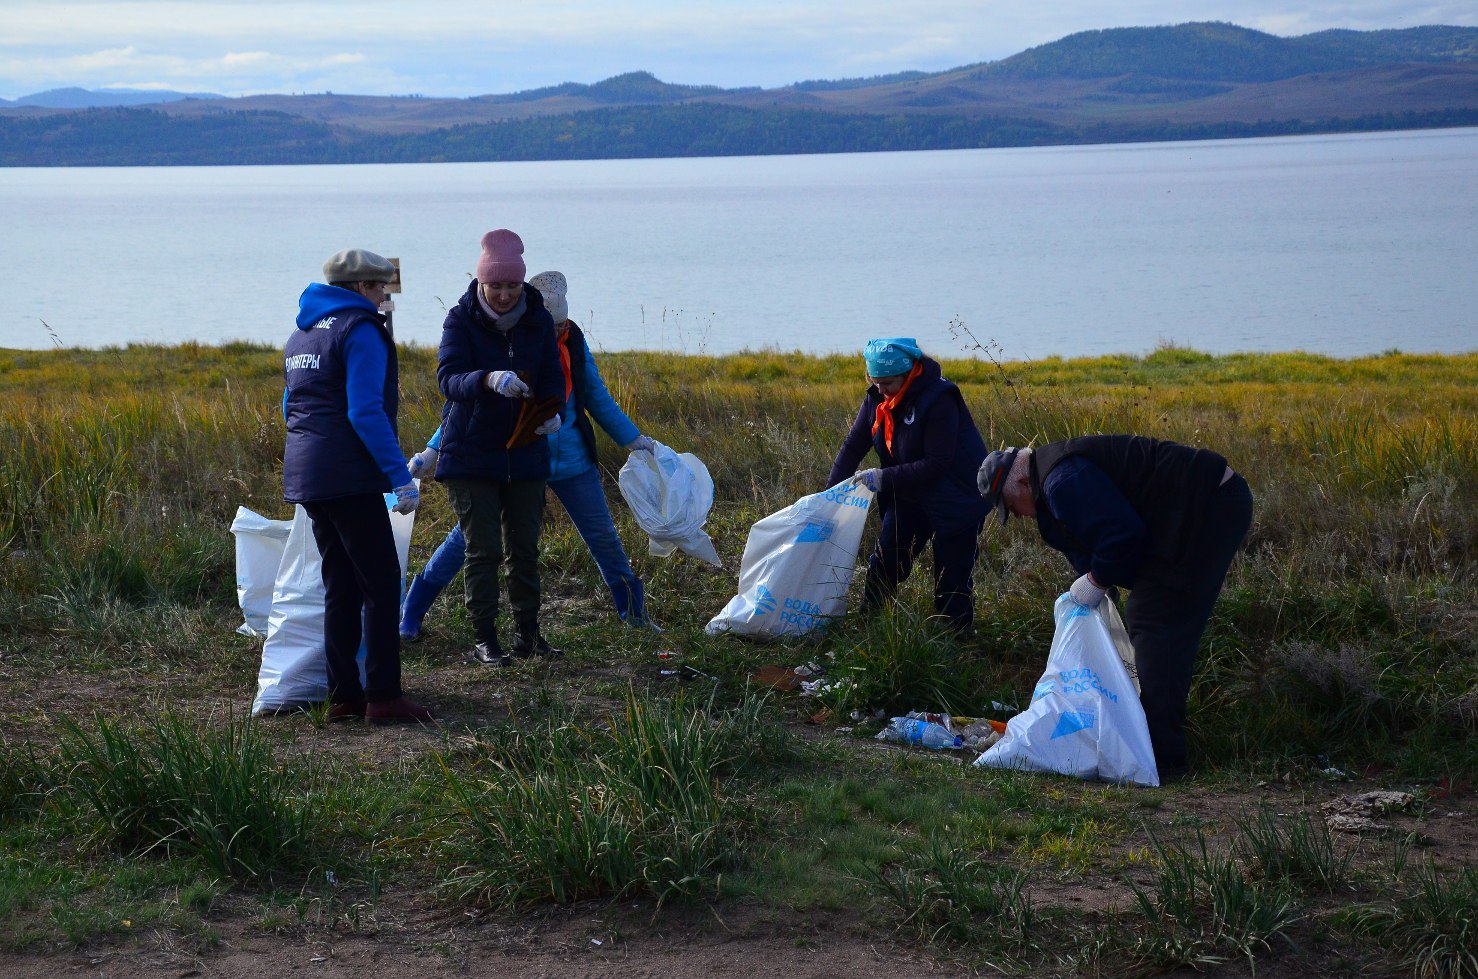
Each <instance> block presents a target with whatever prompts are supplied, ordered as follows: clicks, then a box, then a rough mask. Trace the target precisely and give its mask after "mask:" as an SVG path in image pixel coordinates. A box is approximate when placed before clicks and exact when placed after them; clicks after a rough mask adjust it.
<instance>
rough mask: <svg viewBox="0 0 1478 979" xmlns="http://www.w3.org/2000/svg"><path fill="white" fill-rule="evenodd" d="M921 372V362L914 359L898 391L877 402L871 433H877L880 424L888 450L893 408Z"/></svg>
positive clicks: (890, 440)
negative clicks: (911, 367)
mask: <svg viewBox="0 0 1478 979" xmlns="http://www.w3.org/2000/svg"><path fill="white" fill-rule="evenodd" d="M923 372H924V365H923V362H922V361H916V362H915V363H914V365H913V370H911V371H909V372H908V377H906V378H904V379H903V387H901V388H899V389H898V393H897V394H895V395H893V396H892V397H889V398H884V399H883V400H882V402H881V403H879V404H878V411H877V414H876V415H875V416H874V417H873V423H872V434H873V435H877V433H878V426H879V425H881V426H882V428H883V444H884V445H886V446H887V447H888V451H889V452H892V451H893V409H894V408H896V407H897V406H898V402H900V401H902V400H903V396H904V395H905V394H907V393H908V388H909V385H911V384H913V379H914V378H916V377H918V376H919V375H920V374H922V373H923Z"/></svg>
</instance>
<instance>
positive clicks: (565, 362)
mask: <svg viewBox="0 0 1478 979" xmlns="http://www.w3.org/2000/svg"><path fill="white" fill-rule="evenodd" d="M569 339H570V331H569V330H565V331H564V332H563V333H561V334H560V335H559V366H560V367H562V368H564V372H565V401H569V400H570V392H571V391H573V390H575V376H574V375H573V374H571V373H570V348H569V345H568V341H569Z"/></svg>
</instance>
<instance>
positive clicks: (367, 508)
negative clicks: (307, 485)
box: [303, 493, 401, 704]
mask: <svg viewBox="0 0 1478 979" xmlns="http://www.w3.org/2000/svg"><path fill="white" fill-rule="evenodd" d="M303 509H304V510H307V511H308V516H309V517H311V518H312V519H313V539H314V541H316V542H317V544H318V553H319V554H321V555H322V556H323V647H324V654H325V656H326V657H327V659H328V693H329V701H330V702H332V703H335V704H342V703H354V702H357V701H360V700H367V701H371V702H376V703H378V702H380V701H386V700H395V699H396V698H397V697H399V696H400V695H401V690H400V630H399V628H398V627H397V625H398V623H399V621H400V557H399V555H397V554H396V553H395V535H394V534H393V533H392V532H391V530H390V511H389V510H388V509H387V508H386V506H385V497H384V495H383V494H380V493H359V494H356V495H354V496H344V497H340V498H339V499H336V500H315V501H313V502H312V503H304V504H303ZM361 616H362V617H363V618H361ZM361 639H363V640H364V645H365V647H366V657H365V664H364V673H365V684H366V685H365V688H364V689H360V686H359V664H358V663H357V662H356V659H357V657H358V656H359V644H360V640H361Z"/></svg>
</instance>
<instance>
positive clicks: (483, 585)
mask: <svg viewBox="0 0 1478 979" xmlns="http://www.w3.org/2000/svg"><path fill="white" fill-rule="evenodd" d="M524 272H525V268H524V262H523V241H522V240H521V239H520V238H519V237H518V235H516V234H514V233H513V232H512V231H509V230H508V229H507V228H499V229H498V230H496V231H489V232H488V233H487V234H485V235H483V236H482V254H481V255H479V256H478V259H477V279H476V281H474V282H473V283H472V284H471V285H470V286H469V287H468V289H467V292H466V294H465V295H463V296H462V299H461V301H459V302H458V303H457V305H456V306H454V307H452V309H450V310H448V311H447V316H446V322H445V323H443V324H442V328H441V348H440V351H439V353H438V364H437V371H436V379H437V382H438V384H439V385H440V387H441V393H442V394H443V395H444V396H445V397H446V399H447V407H446V411H445V412H444V413H443V415H442V427H441V452H440V455H439V456H438V457H437V459H436V463H435V465H436V479H437V480H438V481H439V482H441V483H442V485H444V486H445V487H446V489H447V495H448V497H450V499H451V503H452V510H453V511H454V512H455V513H456V514H457V523H458V526H459V527H460V528H461V530H462V535H463V536H464V537H465V538H466V540H467V563H466V565H465V567H464V573H463V580H464V582H465V585H466V589H467V611H468V613H469V614H470V616H471V618H472V627H473V631H474V633H475V637H476V645H475V646H474V647H473V648H472V650H471V651H470V652H469V653H468V654H467V659H468V660H470V661H471V662H474V663H480V664H484V665H489V666H493V665H508V664H510V663H512V661H513V660H514V659H515V658H520V659H521V658H523V657H527V656H558V655H559V650H558V649H556V648H554V647H553V646H551V645H550V644H549V642H548V641H547V640H546V639H545V638H544V637H543V636H542V635H541V634H540V632H539V603H540V592H541V588H540V582H539V532H540V529H541V525H542V523H543V517H544V482H545V480H546V479H547V478H548V476H549V440H548V439H543V438H536V439H534V440H533V441H531V442H523V441H519V440H516V439H515V438H514V433H515V431H516V429H517V427H518V419H519V417H520V415H521V414H522V411H521V409H522V408H523V407H524V406H525V405H528V403H529V402H530V401H531V400H532V401H533V402H534V403H535V404H539V405H541V406H543V405H560V404H563V403H564V400H565V397H566V391H565V376H564V368H563V367H562V366H561V365H560V357H559V347H558V345H557V343H556V340H555V334H554V321H553V320H552V319H550V317H549V312H548V311H547V310H546V309H545V308H544V299H543V297H542V296H541V295H540V294H539V291H538V290H537V289H533V288H527V287H526V286H525V283H524V281H523V277H524ZM560 424H561V418H560V415H559V414H558V413H557V411H556V413H555V414H553V415H552V416H551V417H548V420H546V421H544V422H542V423H541V424H540V425H539V426H538V427H537V428H536V429H534V431H535V433H536V434H538V435H549V434H553V433H554V432H556V431H558V429H559V426H560ZM505 558H506V559H507V571H508V573H507V588H508V607H509V611H511V612H512V613H513V626H514V629H513V633H514V636H513V644H512V646H511V647H509V648H507V651H506V652H505V647H504V646H503V644H502V643H501V642H500V640H499V638H498V628H497V620H498V615H499V612H500V611H501V609H500V607H499V606H500V601H499V594H498V592H499V588H500V581H499V578H500V571H501V569H502V567H503V565H504V559H505Z"/></svg>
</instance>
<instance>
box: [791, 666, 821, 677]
mask: <svg viewBox="0 0 1478 979" xmlns="http://www.w3.org/2000/svg"><path fill="white" fill-rule="evenodd" d="M825 672H826V670H825V669H823V668H822V667H820V666H818V665H817V664H815V663H802V664H801V665H800V666H797V667H796V668H795V675H796V676H800V677H813V676H820V675H821V674H823V673H825Z"/></svg>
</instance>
